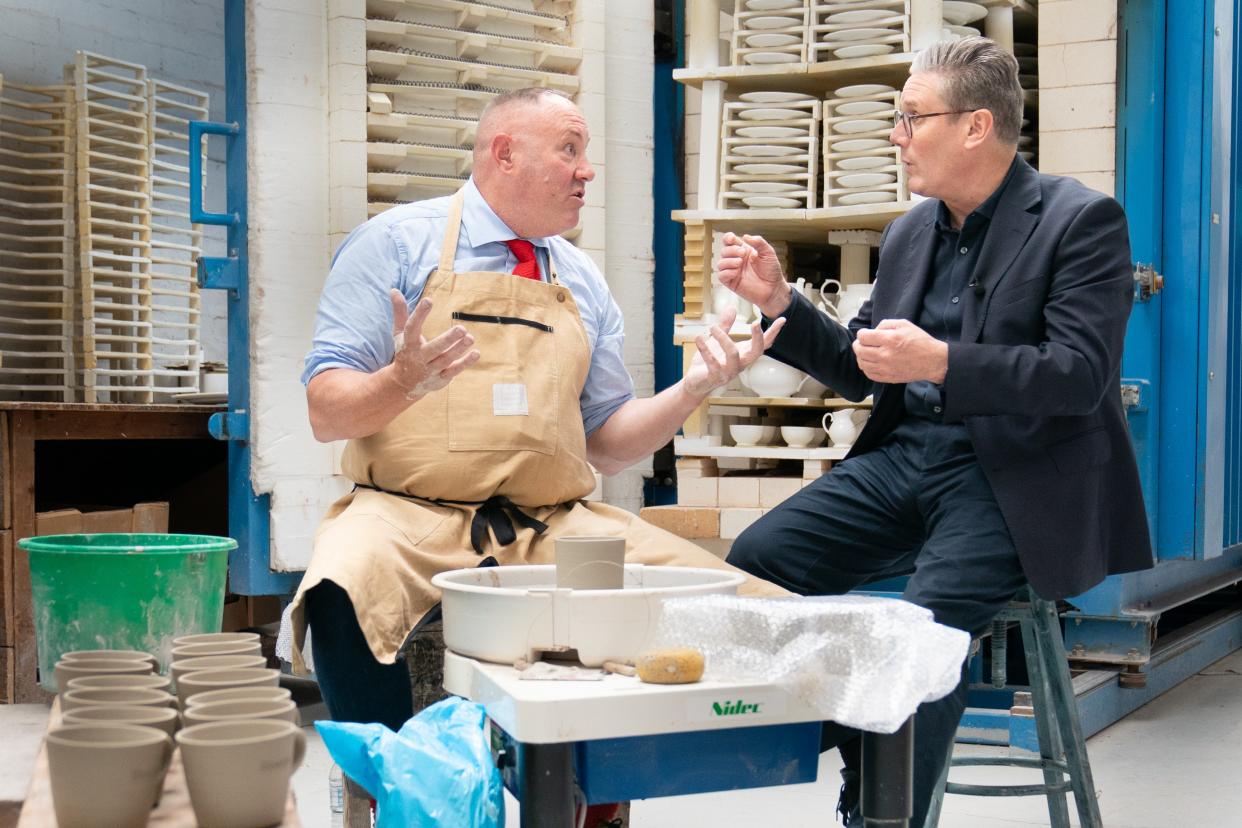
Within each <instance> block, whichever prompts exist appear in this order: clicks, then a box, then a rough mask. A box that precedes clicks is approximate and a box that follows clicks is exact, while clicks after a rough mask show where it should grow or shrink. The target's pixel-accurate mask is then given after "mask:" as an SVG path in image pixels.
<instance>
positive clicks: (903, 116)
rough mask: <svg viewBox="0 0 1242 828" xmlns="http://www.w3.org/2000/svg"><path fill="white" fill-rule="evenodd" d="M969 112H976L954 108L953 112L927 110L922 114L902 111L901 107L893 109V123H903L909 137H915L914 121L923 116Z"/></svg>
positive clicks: (936, 116)
mask: <svg viewBox="0 0 1242 828" xmlns="http://www.w3.org/2000/svg"><path fill="white" fill-rule="evenodd" d="M968 112H974V110H973V109H954V110H952V111H951V112H925V113H923V114H921V115H911V114H910V113H908V112H902V111H901V110H900V109H895V110H893V123H894V124H901V127H902V129H904V130H905V132H906V137H907V138H913V137H914V123H915V121H920V120H922V119H923V118H938V117H940V116H941V115H965V114H966V113H968Z"/></svg>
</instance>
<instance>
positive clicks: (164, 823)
mask: <svg viewBox="0 0 1242 828" xmlns="http://www.w3.org/2000/svg"><path fill="white" fill-rule="evenodd" d="M59 724H60V702H59V701H56V702H53V704H52V714H51V715H50V716H49V717H48V730H51V729H52V728H54V727H56V726H58V725H59ZM301 824H302V823H301V821H300V820H299V819H298V809H297V805H296V803H295V802H294V798H293V787H292V785H291V786H290V787H289V798H288V800H287V801H286V802H285V819H284V822H282V823H280V825H281V828H300V826H301ZM147 825H148V826H150V828H196V827H197V825H198V822H197V821H196V820H195V819H194V809H193V808H192V807H191V805H190V790H189V788H188V787H186V782H185V767H184V766H183V765H182V764H181V751H180V750H178V751H176V752H174V753H173V758H172V764H171V765H169V767H168V775H167V776H165V777H164V792H163V793H162V794H161V795H160V804H159V805H158V806H157V807H156V808H155V809H154V810H152V811H151V819H150V821H149V822H147ZM17 828H56V812H55V811H54V810H53V807H52V782H51V778H50V777H49V776H48V767H47V742H46V741H44V743H43V744H42V745H40V746H39V754H38V756H36V757H35V765H34V772H33V773H32V775H31V777H30V787H29V789H27V791H26V801H25V802H23V803H22V810H21V815H20V816H19V817H18V820H17Z"/></svg>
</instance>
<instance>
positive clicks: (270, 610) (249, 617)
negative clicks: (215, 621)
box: [220, 595, 282, 632]
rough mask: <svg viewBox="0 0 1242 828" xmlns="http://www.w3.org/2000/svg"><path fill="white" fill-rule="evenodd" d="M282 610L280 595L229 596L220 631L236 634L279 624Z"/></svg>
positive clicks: (226, 599) (225, 604)
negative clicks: (253, 628)
mask: <svg viewBox="0 0 1242 828" xmlns="http://www.w3.org/2000/svg"><path fill="white" fill-rule="evenodd" d="M281 609H282V607H281V605H280V596H278V595H229V596H227V597H226V598H225V603H224V620H223V623H222V624H221V626H220V629H221V630H222V631H223V632H236V631H238V630H245V629H250V628H251V627H261V626H263V625H264V624H271V623H274V622H278V621H280V612H281Z"/></svg>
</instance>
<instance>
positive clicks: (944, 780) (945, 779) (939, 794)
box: [911, 740, 956, 828]
mask: <svg viewBox="0 0 1242 828" xmlns="http://www.w3.org/2000/svg"><path fill="white" fill-rule="evenodd" d="M954 741H956V740H951V741H950V742H949V748H948V750H947V751H946V753H947V754H948V755H947V756H945V757H944V767H942V768H941V769H940V778H939V779H937V780H936V787H935V788H933V789H932V798H931V802H930V803H928V805H927V819H925V820H924V821H923V828H938V826H939V825H940V809H941V807H942V806H943V805H944V788H945V786H946V785H948V784H949V768H950V767H951V766H952V765H953V742H954ZM911 828H918V827H917V826H911Z"/></svg>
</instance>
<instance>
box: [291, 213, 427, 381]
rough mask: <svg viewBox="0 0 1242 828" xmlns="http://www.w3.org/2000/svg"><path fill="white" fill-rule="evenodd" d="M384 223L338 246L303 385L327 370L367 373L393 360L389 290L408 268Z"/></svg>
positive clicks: (369, 225) (358, 232)
mask: <svg viewBox="0 0 1242 828" xmlns="http://www.w3.org/2000/svg"><path fill="white" fill-rule="evenodd" d="M403 258H404V256H403V253H402V249H401V247H400V245H398V244H397V243H396V241H395V239H394V238H393V234H392V232H391V229H390V227H389V225H386V224H381V223H378V222H368V223H366V224H364V225H362V226H361V227H359V228H358V229H357V230H356V231H354V233H353V234H351V235H350V236H349V238H347V239H346V240H345V243H344V244H342V245H341V249H340V250H339V251H337V254H336V258H335V259H334V260H333V262H332V269H331V271H330V272H329V273H328V279H327V281H326V282H325V284H324V288H323V294H322V296H321V297H320V300H319V310H318V312H317V313H316V316H315V338H314V341H313V343H312V344H311V349H310V352H309V353H308V354H307V355H306V363H305V366H304V369H303V371H302V382H303V384H306V383H309V382H310V381H311V379H312V378H313V377H314V376H315V375H316V374H319V373H320V372H322V371H326V370H328V369H329V368H350V369H352V370H355V371H365V372H367V373H371V372H373V371H377V370H379V369H380V368H382V367H383V366H385V365H387V364H388V363H389V362H391V361H392V357H393V342H392V302H391V301H390V300H389V298H388V291H389V290H390V289H391V288H394V287H399V284H400V281H401V275H402V274H403V273H404V272H405V270H406V269H407V265H406V263H405V262H404V261H403Z"/></svg>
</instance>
